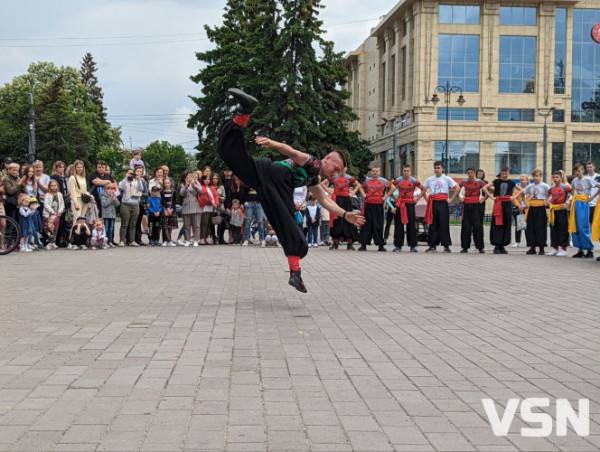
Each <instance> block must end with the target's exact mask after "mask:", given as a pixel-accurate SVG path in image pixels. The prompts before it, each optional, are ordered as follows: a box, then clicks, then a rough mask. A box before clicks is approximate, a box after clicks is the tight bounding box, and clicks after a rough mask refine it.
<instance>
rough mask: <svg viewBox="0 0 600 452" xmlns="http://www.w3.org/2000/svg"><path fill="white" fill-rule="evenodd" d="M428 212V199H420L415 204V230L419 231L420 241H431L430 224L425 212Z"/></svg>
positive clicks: (418, 238) (418, 237)
mask: <svg viewBox="0 0 600 452" xmlns="http://www.w3.org/2000/svg"><path fill="white" fill-rule="evenodd" d="M426 212H427V201H425V199H424V198H421V199H419V201H418V202H417V203H416V204H415V223H416V225H415V230H416V231H417V241H418V242H426V243H427V242H428V241H429V225H428V224H427V223H425V213H426Z"/></svg>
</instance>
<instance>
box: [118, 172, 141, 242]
mask: <svg viewBox="0 0 600 452" xmlns="http://www.w3.org/2000/svg"><path fill="white" fill-rule="evenodd" d="M119 190H121V192H122V193H123V199H122V200H121V229H120V231H119V240H120V241H119V246H121V247H123V246H125V244H129V246H139V245H138V244H137V243H136V242H135V225H136V222H137V218H138V215H139V213H140V199H141V197H142V193H143V191H144V185H143V184H142V179H141V178H140V177H137V178H136V177H135V175H134V172H133V170H132V169H129V170H127V174H126V175H125V179H123V180H122V181H121V182H120V183H119Z"/></svg>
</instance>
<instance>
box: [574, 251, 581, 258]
mask: <svg viewBox="0 0 600 452" xmlns="http://www.w3.org/2000/svg"><path fill="white" fill-rule="evenodd" d="M572 257H575V258H577V257H583V251H581V250H579V251H578V252H577V253H576V254H573V256H572Z"/></svg>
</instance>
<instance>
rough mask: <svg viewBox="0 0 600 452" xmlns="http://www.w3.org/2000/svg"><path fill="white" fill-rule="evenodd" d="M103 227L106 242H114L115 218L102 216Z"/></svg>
mask: <svg viewBox="0 0 600 452" xmlns="http://www.w3.org/2000/svg"><path fill="white" fill-rule="evenodd" d="M102 220H103V221H104V229H106V239H107V241H108V243H114V242H115V219H114V218H103V219H102Z"/></svg>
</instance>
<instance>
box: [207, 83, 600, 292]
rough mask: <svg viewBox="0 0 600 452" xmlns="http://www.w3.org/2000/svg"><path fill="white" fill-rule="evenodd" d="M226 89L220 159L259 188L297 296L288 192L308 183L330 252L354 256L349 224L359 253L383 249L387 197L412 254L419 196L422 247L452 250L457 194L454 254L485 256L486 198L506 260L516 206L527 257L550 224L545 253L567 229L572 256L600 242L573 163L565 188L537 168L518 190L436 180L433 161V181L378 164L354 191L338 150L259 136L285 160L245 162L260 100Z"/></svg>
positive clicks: (473, 176) (586, 180) (588, 193)
mask: <svg viewBox="0 0 600 452" xmlns="http://www.w3.org/2000/svg"><path fill="white" fill-rule="evenodd" d="M229 93H230V94H231V95H232V96H233V97H234V98H235V99H236V100H237V101H238V103H239V110H238V114H237V115H236V116H235V118H234V119H233V120H229V121H227V122H226V123H225V124H224V125H223V127H222V129H221V132H220V135H219V144H218V151H219V154H220V155H221V157H222V158H223V160H224V161H225V163H226V164H227V165H228V166H229V167H230V168H231V169H232V170H233V171H234V172H235V174H236V175H238V176H239V177H240V178H241V179H242V180H243V181H244V182H245V183H246V184H248V185H250V186H252V187H253V188H254V189H255V190H256V191H257V193H258V197H259V199H260V202H261V204H262V206H263V208H264V210H265V213H266V215H267V217H268V218H269V220H270V222H271V225H272V226H273V228H274V230H275V232H276V234H277V237H278V238H279V241H280V243H281V245H282V246H283V250H284V253H285V255H286V256H287V259H288V263H289V267H290V278H289V281H288V282H289V284H290V285H291V286H293V287H294V288H296V289H297V290H299V291H301V292H307V289H306V287H305V285H304V282H303V280H302V277H301V272H300V260H301V259H302V258H303V257H304V256H305V255H306V254H307V251H308V245H307V242H306V237H305V235H304V233H303V231H302V229H301V228H300V227H299V226H298V224H297V222H296V220H295V205H294V200H293V192H294V189H295V188H296V187H302V186H307V187H308V189H309V191H310V192H311V193H312V194H313V195H314V196H315V197H316V198H317V200H318V201H319V203H320V204H321V206H322V207H324V208H326V209H327V210H329V211H330V212H331V220H332V221H333V225H332V231H331V236H332V239H333V244H332V245H331V247H330V249H331V250H336V249H338V247H339V244H340V240H341V239H343V240H344V241H345V242H346V245H347V249H349V250H354V249H355V248H354V245H353V240H354V237H355V233H354V226H355V227H359V228H360V235H359V241H360V244H361V245H360V247H359V248H358V251H366V249H367V246H368V245H370V244H371V242H373V243H374V244H375V245H376V246H377V247H378V251H387V250H386V249H385V247H384V245H385V240H384V227H383V222H384V203H385V202H386V200H387V199H388V198H389V197H390V196H392V197H393V198H394V200H395V203H394V205H393V206H394V207H395V208H394V209H393V210H395V213H394V220H395V221H394V223H395V232H394V251H396V252H399V251H401V250H402V247H403V246H404V239H405V237H406V242H407V244H408V247H409V248H410V251H411V252H417V231H416V218H415V204H416V203H417V202H418V201H419V199H420V198H422V197H425V199H426V200H427V211H426V215H425V219H424V221H425V223H427V224H428V225H429V228H428V245H429V248H428V249H427V250H426V251H428V252H429V251H435V250H436V247H437V246H438V245H441V246H443V247H444V252H448V253H449V252H450V245H451V244H452V241H451V238H450V209H449V205H450V204H452V203H453V202H454V201H455V200H456V198H457V197H459V196H460V194H461V193H463V195H462V196H460V201H461V202H462V203H463V206H462V230H461V253H467V252H468V251H469V249H470V247H471V237H472V238H473V242H474V244H475V248H476V249H477V250H478V251H479V253H485V249H484V243H483V217H484V213H485V212H484V210H485V201H486V199H488V198H489V199H491V200H492V201H493V202H494V208H493V217H492V225H491V230H490V242H491V244H492V245H493V246H494V254H507V251H506V247H507V246H508V245H509V244H510V241H511V225H512V219H513V203H514V202H515V201H519V200H520V202H522V203H524V205H525V208H526V223H527V230H526V237H527V244H528V246H529V247H530V249H529V251H527V254H541V255H543V254H545V250H544V248H545V247H546V241H547V225H548V223H549V224H550V226H551V233H550V236H551V246H552V248H553V249H552V250H551V251H550V252H549V253H548V254H550V255H557V256H565V255H566V247H567V246H568V245H569V233H571V234H572V240H573V245H574V246H575V247H577V248H579V252H578V253H577V254H575V255H574V256H573V257H587V258H589V257H593V252H592V250H593V247H594V245H593V241H596V240H598V238H599V236H600V209H596V211H595V214H594V215H593V222H592V225H591V228H590V204H589V203H590V201H593V199H594V197H595V196H597V195H598V194H599V193H600V191H596V193H595V194H592V190H594V189H595V188H600V183H598V182H596V181H595V180H594V179H592V178H590V177H589V176H584V172H583V165H581V164H577V165H575V168H574V169H575V177H574V179H573V181H572V185H569V184H568V183H567V180H566V177H565V174H564V173H563V172H562V171H557V172H555V173H553V175H552V184H553V185H552V186H549V185H547V184H545V183H543V182H542V172H541V171H540V170H534V171H533V173H532V177H533V183H532V184H527V186H526V187H525V188H522V187H520V186H519V185H517V184H516V183H515V182H514V181H512V180H510V179H509V173H510V171H509V168H502V169H501V171H500V174H498V176H497V178H496V179H495V180H494V181H492V182H489V183H488V182H486V181H485V180H484V177H485V175H484V174H483V172H482V171H481V170H478V171H476V170H475V169H474V168H469V169H468V170H467V178H466V179H463V180H462V181H461V182H460V183H457V182H456V181H455V180H454V179H452V178H450V177H448V176H446V175H444V174H443V171H444V167H443V164H442V162H439V161H436V162H435V163H434V166H433V169H434V175H433V176H431V177H430V178H428V179H427V180H426V181H425V182H424V183H421V182H420V181H419V180H417V179H416V178H414V177H413V176H412V175H411V167H410V165H404V167H403V171H402V176H401V177H398V178H396V179H394V180H393V181H391V182H390V181H388V180H386V179H385V178H382V177H381V176H380V170H379V168H373V169H372V171H371V172H372V176H371V177H368V178H367V179H366V180H365V182H364V183H363V184H362V185H360V184H358V183H357V181H356V180H355V179H354V178H353V177H352V176H349V175H347V174H346V169H347V167H348V162H347V160H346V156H345V155H344V153H343V152H341V151H333V152H331V153H329V154H328V155H327V156H326V157H325V158H323V159H322V160H319V159H317V158H316V157H314V156H312V155H310V154H307V153H304V152H301V151H298V150H296V149H294V148H292V147H291V146H289V145H287V144H284V143H280V142H277V141H274V140H271V139H269V138H267V137H257V138H256V139H255V141H256V143H257V144H258V145H259V146H261V147H265V148H272V149H275V150H277V151H278V152H279V153H281V154H282V155H284V156H285V157H287V160H284V161H281V162H272V161H271V160H269V159H258V160H255V159H253V158H252V157H250V155H249V153H248V150H247V148H246V144H245V137H244V132H245V127H246V124H247V122H248V121H249V119H250V115H251V113H252V111H253V110H254V107H255V106H256V105H257V103H258V101H257V100H256V99H255V98H254V97H252V96H250V95H248V94H246V93H244V92H243V91H241V90H239V89H236V88H231V89H229ZM323 180H329V181H331V182H332V183H333V187H334V193H333V196H332V197H329V195H328V193H327V191H326V190H325V189H324V187H323V186H322V184H321V181H323ZM351 188H355V189H356V190H357V191H359V192H361V193H362V194H363V196H364V203H363V207H362V212H361V214H360V215H358V214H356V213H354V212H353V210H352V202H351V198H350V189H351ZM463 189H464V190H463ZM416 190H419V192H417V191H416ZM428 191H429V194H427V192H428ZM450 192H452V195H450ZM571 195H572V202H570V200H571ZM548 207H549V212H550V214H549V216H548V214H547V208H548ZM569 208H570V214H569V213H568V209H569ZM536 248H537V249H538V250H539V251H536ZM598 260H600V258H599V259H598Z"/></svg>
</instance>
